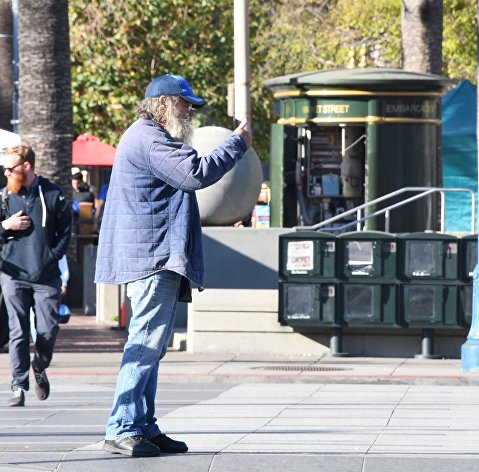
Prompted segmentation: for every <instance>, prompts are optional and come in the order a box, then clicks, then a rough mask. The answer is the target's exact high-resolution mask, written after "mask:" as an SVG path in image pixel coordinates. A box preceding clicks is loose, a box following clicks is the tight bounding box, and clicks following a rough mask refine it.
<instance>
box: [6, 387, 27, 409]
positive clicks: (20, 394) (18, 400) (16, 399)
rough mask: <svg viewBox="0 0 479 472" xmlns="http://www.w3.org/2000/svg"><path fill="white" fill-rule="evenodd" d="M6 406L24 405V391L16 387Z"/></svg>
mask: <svg viewBox="0 0 479 472" xmlns="http://www.w3.org/2000/svg"><path fill="white" fill-rule="evenodd" d="M8 406H25V391H24V390H22V389H21V388H17V389H16V390H15V391H14V392H13V395H12V396H11V397H10V398H9V399H8Z"/></svg>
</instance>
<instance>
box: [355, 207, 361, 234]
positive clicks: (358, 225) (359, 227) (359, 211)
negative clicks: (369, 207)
mask: <svg viewBox="0 0 479 472" xmlns="http://www.w3.org/2000/svg"><path fill="white" fill-rule="evenodd" d="M356 219H357V220H358V223H357V224H356V231H361V210H360V209H358V211H357V212H356Z"/></svg>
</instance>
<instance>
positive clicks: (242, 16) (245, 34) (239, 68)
mask: <svg viewBox="0 0 479 472" xmlns="http://www.w3.org/2000/svg"><path fill="white" fill-rule="evenodd" d="M234 85H235V93H234V116H235V119H236V120H237V123H236V124H239V123H240V122H241V121H243V120H245V119H246V120H248V130H249V131H250V132H251V100H250V92H249V87H250V70H249V18H248V0H234Z"/></svg>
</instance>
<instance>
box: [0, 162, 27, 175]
mask: <svg viewBox="0 0 479 472" xmlns="http://www.w3.org/2000/svg"><path fill="white" fill-rule="evenodd" d="M23 164H24V163H23V162H20V163H19V164H15V165H14V166H13V167H5V166H3V170H4V171H5V172H7V171H8V172H9V173H12V172H13V169H15V168H16V167H18V166H22V165H23Z"/></svg>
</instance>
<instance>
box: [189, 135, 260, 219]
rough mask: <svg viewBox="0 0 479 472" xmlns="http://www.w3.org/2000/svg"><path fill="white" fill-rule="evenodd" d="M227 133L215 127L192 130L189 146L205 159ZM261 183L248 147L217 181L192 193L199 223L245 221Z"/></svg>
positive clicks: (252, 153) (255, 155) (251, 149)
mask: <svg viewBox="0 0 479 472" xmlns="http://www.w3.org/2000/svg"><path fill="white" fill-rule="evenodd" d="M231 133H232V131H231V130H229V129H226V128H221V127H219V126H205V127H203V128H196V129H195V130H194V132H193V138H192V147H193V148H194V149H196V150H197V151H198V155H199V156H207V155H208V154H210V153H211V152H212V151H213V150H214V149H215V148H216V147H218V146H219V145H220V144H221V143H222V142H223V141H224V140H225V139H227V138H229V136H231ZM262 180H263V171H262V168H261V162H260V160H259V157H258V155H257V154H256V152H255V150H254V149H253V148H250V149H248V151H247V152H246V154H245V156H243V158H242V159H241V161H239V162H238V164H236V166H235V167H233V169H232V170H230V171H229V172H228V173H227V174H226V175H225V176H224V177H223V178H222V179H221V180H219V181H218V182H216V183H215V184H213V185H211V186H210V187H207V188H204V189H201V190H198V191H197V192H196V197H197V199H198V206H199V209H200V216H201V223H202V224H203V225H204V226H227V225H232V224H234V223H236V222H237V221H240V220H242V219H243V218H245V217H246V216H247V215H248V213H249V212H250V211H251V210H252V209H253V208H254V206H255V204H256V201H257V199H258V195H259V192H260V190H261V183H262Z"/></svg>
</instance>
